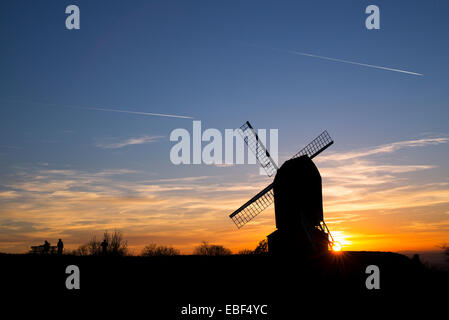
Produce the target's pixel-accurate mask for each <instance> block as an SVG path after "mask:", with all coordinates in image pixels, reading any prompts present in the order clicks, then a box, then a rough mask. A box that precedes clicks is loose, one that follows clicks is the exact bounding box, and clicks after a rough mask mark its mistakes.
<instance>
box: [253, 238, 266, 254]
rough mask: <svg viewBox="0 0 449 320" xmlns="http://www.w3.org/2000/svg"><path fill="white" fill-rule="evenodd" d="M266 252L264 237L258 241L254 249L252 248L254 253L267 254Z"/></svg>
mask: <svg viewBox="0 0 449 320" xmlns="http://www.w3.org/2000/svg"><path fill="white" fill-rule="evenodd" d="M267 253H268V241H267V239H264V240H262V241H260V242H259V244H258V245H257V247H256V249H254V254H259V255H261V254H267Z"/></svg>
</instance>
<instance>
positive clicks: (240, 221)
mask: <svg viewBox="0 0 449 320" xmlns="http://www.w3.org/2000/svg"><path fill="white" fill-rule="evenodd" d="M273 202H274V192H273V184H270V185H269V186H267V187H266V188H265V189H263V190H262V191H260V192H259V193H258V194H256V195H255V196H254V197H252V198H251V200H249V201H248V202H247V203H245V204H244V205H243V206H241V207H240V208H238V209H237V210H235V211H234V212H233V213H232V214H231V215H230V216H229V217H230V218H231V219H232V221H233V222H234V223H235V225H236V226H237V228H239V229H240V228H241V227H243V226H244V225H245V224H246V223H247V222H249V221H251V220H252V219H253V218H254V217H255V216H257V215H258V214H259V213H261V212H262V211H264V210H265V209H266V208H268V207H269V206H271V204H272V203H273Z"/></svg>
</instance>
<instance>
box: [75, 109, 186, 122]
mask: <svg viewBox="0 0 449 320" xmlns="http://www.w3.org/2000/svg"><path fill="white" fill-rule="evenodd" d="M74 108H78V109H85V110H94V111H105V112H120V113H128V114H138V115H142V116H156V117H169V118H181V119H193V117H190V116H180V115H175V114H165V113H153V112H139V111H128V110H119V109H104V108H89V107H74Z"/></svg>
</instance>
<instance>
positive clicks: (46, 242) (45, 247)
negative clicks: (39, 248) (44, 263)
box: [44, 240, 50, 253]
mask: <svg viewBox="0 0 449 320" xmlns="http://www.w3.org/2000/svg"><path fill="white" fill-rule="evenodd" d="M49 251H50V242H48V241H47V240H45V242H44V253H48V252H49Z"/></svg>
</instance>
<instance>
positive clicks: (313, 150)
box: [229, 121, 334, 229]
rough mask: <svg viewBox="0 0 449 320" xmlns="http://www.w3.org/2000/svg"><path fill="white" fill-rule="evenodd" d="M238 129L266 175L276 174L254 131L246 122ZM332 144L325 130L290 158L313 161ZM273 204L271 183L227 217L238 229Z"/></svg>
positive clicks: (274, 166)
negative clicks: (307, 157) (302, 157)
mask: <svg viewBox="0 0 449 320" xmlns="http://www.w3.org/2000/svg"><path fill="white" fill-rule="evenodd" d="M240 129H242V132H243V134H242V136H243V138H244V139H245V142H246V143H247V144H248V147H249V148H250V149H251V150H252V151H253V152H254V153H255V154H256V158H257V159H258V161H259V163H260V164H261V165H262V167H264V168H265V170H266V171H267V174H268V175H269V176H270V177H271V175H273V173H276V171H277V170H278V168H277V166H276V164H275V163H274V161H273V160H272V159H271V157H270V154H269V153H268V152H267V151H266V149H265V147H264V146H263V144H262V143H260V141H259V138H258V136H257V134H256V132H255V130H254V129H253V127H252V126H251V124H250V123H249V122H248V121H247V122H245V124H243V125H242V126H241V127H240ZM245 132H246V133H245ZM333 143H334V141H333V140H332V138H331V137H330V135H329V133H327V131H326V130H325V131H323V132H322V133H321V134H320V135H319V136H318V137H316V138H315V139H314V140H312V142H310V143H309V144H308V145H307V146H305V147H304V148H303V149H301V150H300V151H299V152H298V153H296V154H295V155H294V156H293V157H292V159H293V158H297V157H300V156H303V155H307V156H309V158H310V159H313V158H314V157H316V156H317V155H319V154H320V153H321V152H323V151H324V150H326V149H327V148H328V147H329V146H331V145H332V144H333ZM260 148H262V153H260V151H259V149H260ZM270 173H271V175H270ZM273 202H274V193H273V183H271V184H270V185H268V186H267V187H266V188H265V189H263V190H262V191H260V192H259V193H258V194H256V195H255V196H254V197H252V198H251V200H249V201H248V202H246V203H245V204H244V205H243V206H241V207H240V208H238V209H237V210H235V211H234V212H233V213H232V214H230V215H229V217H230V218H231V219H232V221H234V223H235V225H236V226H237V227H238V228H239V229H240V228H241V227H243V226H244V225H245V224H246V223H247V222H249V221H251V220H252V219H253V218H254V217H256V216H257V215H258V214H259V213H261V212H262V211H263V210H265V209H266V208H268V207H269V206H270V205H271V204H272V203H273Z"/></svg>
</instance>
